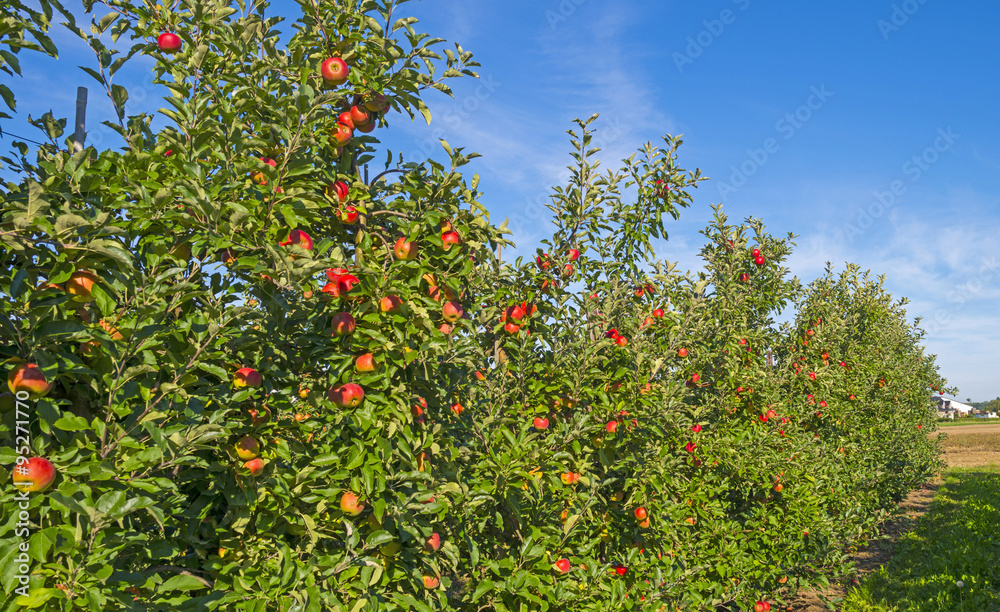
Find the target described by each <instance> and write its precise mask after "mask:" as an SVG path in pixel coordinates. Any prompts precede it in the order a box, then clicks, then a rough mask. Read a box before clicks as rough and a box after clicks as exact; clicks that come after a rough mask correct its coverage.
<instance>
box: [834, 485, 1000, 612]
mask: <svg viewBox="0 0 1000 612" xmlns="http://www.w3.org/2000/svg"><path fill="white" fill-rule="evenodd" d="M942 476H943V478H944V485H943V486H942V487H941V488H940V489H939V490H938V494H937V496H936V497H935V498H934V502H933V503H932V504H931V506H930V508H929V510H928V512H927V514H925V515H924V516H923V517H921V518H920V519H919V520H918V521H917V523H916V525H915V527H914V529H913V530H912V531H910V532H909V533H907V534H906V535H905V536H904V537H903V538H902V540H901V541H900V542H899V544H898V545H897V546H896V550H895V554H894V556H893V558H892V560H891V561H890V562H889V564H888V565H886V566H883V567H882V568H881V569H880V570H879V571H877V572H874V573H872V574H870V575H869V576H868V577H867V578H866V579H865V580H864V582H862V584H861V585H860V586H858V587H855V588H854V589H852V590H851V591H850V592H849V593H848V594H847V597H846V598H845V600H844V604H843V611H844V612H874V611H880V612H903V611H906V612H916V611H920V612H924V611H927V612H930V611H935V612H936V611H939V610H949V611H956V612H989V611H1000V466H988V467H982V466H980V467H972V468H952V469H950V470H947V471H946V472H945V473H944V474H943V475H942ZM958 582H961V583H962V584H963V586H961V587H959V586H958Z"/></svg>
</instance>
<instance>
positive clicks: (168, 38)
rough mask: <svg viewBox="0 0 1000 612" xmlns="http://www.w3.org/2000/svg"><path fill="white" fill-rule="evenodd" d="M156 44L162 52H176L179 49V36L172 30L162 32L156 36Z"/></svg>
mask: <svg viewBox="0 0 1000 612" xmlns="http://www.w3.org/2000/svg"><path fill="white" fill-rule="evenodd" d="M156 46H157V48H159V49H160V51H162V52H163V53H177V52H178V51H180V50H181V37H180V36H178V35H176V34H174V33H173V32H163V33H162V34H160V35H159V36H157V37H156Z"/></svg>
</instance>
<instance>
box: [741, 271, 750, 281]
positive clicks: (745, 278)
mask: <svg viewBox="0 0 1000 612" xmlns="http://www.w3.org/2000/svg"><path fill="white" fill-rule="evenodd" d="M748 280H750V275H749V274H747V273H746V272H744V273H743V274H740V282H741V283H745V282H747V281H748Z"/></svg>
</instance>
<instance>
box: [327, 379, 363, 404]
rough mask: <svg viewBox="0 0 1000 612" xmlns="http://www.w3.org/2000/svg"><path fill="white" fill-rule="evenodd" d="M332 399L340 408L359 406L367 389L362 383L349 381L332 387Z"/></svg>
mask: <svg viewBox="0 0 1000 612" xmlns="http://www.w3.org/2000/svg"><path fill="white" fill-rule="evenodd" d="M329 395H330V401H331V402H333V403H334V404H336V405H337V406H339V407H340V408H357V407H358V406H360V405H361V402H362V400H364V399H365V390H364V389H362V388H361V385H357V384H355V383H347V384H346V385H341V386H339V387H336V388H333V389H330V394H329Z"/></svg>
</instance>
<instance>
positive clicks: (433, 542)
mask: <svg viewBox="0 0 1000 612" xmlns="http://www.w3.org/2000/svg"><path fill="white" fill-rule="evenodd" d="M424 548H425V549H426V550H427V552H437V551H438V550H440V549H441V534H439V533H438V532H436V531H435V532H434V533H432V534H431V535H430V537H429V538H427V539H426V540H424Z"/></svg>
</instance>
